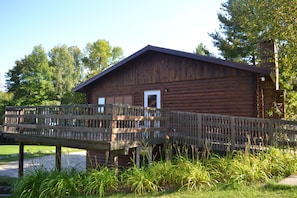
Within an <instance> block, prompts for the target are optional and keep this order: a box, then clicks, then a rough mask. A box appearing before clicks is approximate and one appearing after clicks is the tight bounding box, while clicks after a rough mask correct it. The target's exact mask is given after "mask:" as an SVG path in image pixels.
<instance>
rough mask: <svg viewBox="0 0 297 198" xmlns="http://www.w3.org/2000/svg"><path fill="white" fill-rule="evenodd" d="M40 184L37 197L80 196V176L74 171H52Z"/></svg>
mask: <svg viewBox="0 0 297 198" xmlns="http://www.w3.org/2000/svg"><path fill="white" fill-rule="evenodd" d="M47 175H48V176H47V177H46V178H45V179H44V180H43V181H42V182H41V186H40V195H39V197H66V196H74V195H79V194H80V190H81V189H80V187H81V186H82V185H81V183H80V182H81V175H80V174H79V172H77V171H76V170H74V169H71V170H62V171H57V170H55V171H52V172H49V173H48V174H47Z"/></svg>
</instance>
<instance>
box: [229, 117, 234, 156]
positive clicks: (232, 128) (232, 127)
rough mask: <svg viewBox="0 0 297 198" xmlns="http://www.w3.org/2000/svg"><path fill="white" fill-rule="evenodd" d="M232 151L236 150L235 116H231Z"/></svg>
mask: <svg viewBox="0 0 297 198" xmlns="http://www.w3.org/2000/svg"><path fill="white" fill-rule="evenodd" d="M230 125H231V151H234V150H235V118H234V117H231V123H230Z"/></svg>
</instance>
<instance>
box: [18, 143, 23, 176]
mask: <svg viewBox="0 0 297 198" xmlns="http://www.w3.org/2000/svg"><path fill="white" fill-rule="evenodd" d="M18 174H19V177H22V176H23V175H24V143H23V142H20V144H19V171H18Z"/></svg>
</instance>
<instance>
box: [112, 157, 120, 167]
mask: <svg viewBox="0 0 297 198" xmlns="http://www.w3.org/2000/svg"><path fill="white" fill-rule="evenodd" d="M112 163H113V166H114V168H118V167H119V156H117V155H113V156H112Z"/></svg>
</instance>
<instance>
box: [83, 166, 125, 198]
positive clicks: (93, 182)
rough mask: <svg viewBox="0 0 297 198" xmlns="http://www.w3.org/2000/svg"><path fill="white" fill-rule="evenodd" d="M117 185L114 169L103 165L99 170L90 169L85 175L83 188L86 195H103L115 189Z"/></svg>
mask: <svg viewBox="0 0 297 198" xmlns="http://www.w3.org/2000/svg"><path fill="white" fill-rule="evenodd" d="M118 185H119V180H118V177H117V176H116V170H115V169H108V168H107V167H103V168H102V169H100V170H95V169H93V170H90V172H88V173H87V174H86V175H85V178H84V186H86V187H87V188H85V189H84V192H85V194H86V195H96V196H100V197H104V196H105V193H106V192H112V191H116V190H117V188H118Z"/></svg>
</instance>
